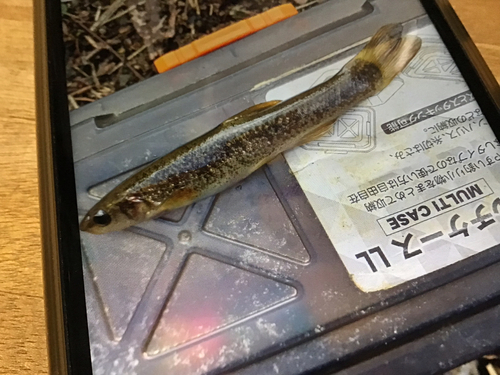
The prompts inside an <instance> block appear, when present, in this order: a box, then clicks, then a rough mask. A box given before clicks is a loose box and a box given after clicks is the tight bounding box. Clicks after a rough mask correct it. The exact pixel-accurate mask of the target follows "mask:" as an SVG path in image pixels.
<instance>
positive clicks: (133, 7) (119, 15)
mask: <svg viewBox="0 0 500 375" xmlns="http://www.w3.org/2000/svg"><path fill="white" fill-rule="evenodd" d="M135 8H137V5H132V6H130V7H128V8H127V9H125V10H122V11H121V12H120V13H117V14H116V15H115V16H114V17H111V18H110V19H109V20H106V21H104V22H103V23H102V24H101V25H100V26H104V25H106V24H107V23H109V22H111V21H114V20H116V19H118V18H120V17H123V16H124V15H125V14H127V13H130V12H131V11H133V10H134V9H135Z"/></svg>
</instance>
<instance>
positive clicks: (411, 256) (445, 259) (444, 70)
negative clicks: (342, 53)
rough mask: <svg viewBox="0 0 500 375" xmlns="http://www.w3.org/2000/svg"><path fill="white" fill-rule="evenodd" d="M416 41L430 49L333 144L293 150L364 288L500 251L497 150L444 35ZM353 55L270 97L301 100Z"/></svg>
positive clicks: (291, 156)
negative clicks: (301, 95)
mask: <svg viewBox="0 0 500 375" xmlns="http://www.w3.org/2000/svg"><path fill="white" fill-rule="evenodd" d="M412 34H416V35H419V36H420V37H421V38H422V40H423V45H422V48H421V50H420V52H419V53H418V54H417V56H416V57H415V58H414V59H413V61H412V62H411V63H410V65H409V66H408V67H407V68H406V69H405V71H404V72H403V73H402V74H400V75H399V76H398V77H396V79H394V81H393V82H392V83H391V84H390V85H389V86H388V87H387V88H386V89H385V90H384V91H382V92H381V93H380V94H378V95H376V96H374V97H372V98H370V99H369V100H367V101H365V102H363V103H361V105H360V106H358V107H357V108H355V109H353V110H351V111H349V112H347V113H346V114H345V115H344V116H342V117H341V118H340V119H339V120H338V121H337V122H336V123H335V124H334V126H332V130H331V132H330V133H328V134H327V135H326V136H324V137H322V138H321V139H318V140H316V141H314V142H310V143H308V144H306V145H304V146H302V147H298V148H296V149H294V150H291V151H289V152H287V153H286V154H285V158H286V160H287V162H288V164H289V165H290V168H291V170H292V172H293V173H294V175H295V176H296V178H297V180H298V182H299V184H300V185H301V187H302V189H303V190H304V192H305V194H306V196H307V198H308V200H309V201H310V204H311V205H312V207H313V209H314V211H315V212H316V214H317V216H318V218H319V220H320V221H321V223H322V225H323V227H324V228H325V231H326V233H327V234H328V236H329V238H330V240H331V241H332V243H333V245H334V247H335V249H336V250H337V251H338V253H339V254H340V257H341V259H342V261H343V263H344V265H345V266H346V268H347V270H348V272H349V273H350V274H351V276H352V279H353V280H354V282H355V283H356V285H357V286H358V287H359V288H360V289H361V290H363V291H366V292H369V291H376V290H381V289H387V288H391V287H394V286H396V285H398V284H401V283H403V282H405V281H408V280H412V279H415V278H417V277H419V276H422V275H425V274H428V273H430V272H433V271H436V270H438V269H441V268H443V267H446V266H448V265H450V264H453V263H455V262H457V261H460V260H462V259H465V258H467V257H469V256H472V255H474V254H476V253H478V252H480V251H484V250H486V249H488V248H490V247H492V246H494V245H497V244H499V243H500V230H499V229H500V223H499V222H500V213H499V212H500V211H499V210H500V144H499V142H498V141H497V140H496V138H495V135H494V133H493V131H492V130H491V128H490V126H489V124H488V123H487V121H486V119H485V118H484V116H483V114H482V112H481V110H480V108H479V106H478V104H477V102H476V101H475V99H474V97H473V95H472V93H471V92H470V90H469V88H468V86H467V85H466V83H465V82H464V80H463V78H462V76H461V75H460V72H459V70H458V69H457V67H456V65H455V63H454V61H453V59H452V58H451V56H450V55H449V53H448V51H447V49H446V47H445V45H444V44H443V42H442V41H441V39H440V37H439V35H438V33H437V32H436V30H435V28H434V27H433V26H432V25H429V26H426V27H424V28H421V29H419V30H417V31H415V32H412ZM351 57H352V56H351ZM351 57H350V58H351ZM350 58H347V59H344V60H342V61H337V62H336V63H334V64H332V65H330V66H326V67H324V68H322V69H320V70H317V71H315V72H313V73H310V74H307V75H304V76H302V77H300V78H298V79H296V80H293V81H291V82H288V83H286V84H284V85H282V86H280V87H277V88H274V89H272V90H270V91H269V92H268V93H267V95H266V100H268V101H269V100H276V99H280V100H285V99H288V98H290V97H292V96H294V95H297V94H299V93H300V92H302V91H304V90H307V89H309V88H310V87H313V86H315V85H317V84H318V83H320V82H323V81H324V80H326V79H328V78H329V77H331V76H333V75H334V74H335V73H337V72H338V71H339V70H340V68H341V67H342V66H343V65H344V64H345V63H346V62H347V61H348V60H349V59H350Z"/></svg>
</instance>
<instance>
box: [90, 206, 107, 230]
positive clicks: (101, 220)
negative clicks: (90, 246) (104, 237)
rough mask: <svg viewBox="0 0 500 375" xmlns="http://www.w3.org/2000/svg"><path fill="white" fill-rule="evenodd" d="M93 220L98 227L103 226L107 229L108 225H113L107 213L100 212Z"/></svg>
mask: <svg viewBox="0 0 500 375" xmlns="http://www.w3.org/2000/svg"><path fill="white" fill-rule="evenodd" d="M92 220H93V221H94V223H96V224H97V225H101V226H103V227H105V226H106V225H109V224H110V223H111V216H109V214H108V213H107V212H106V211H104V210H99V211H97V212H96V214H95V215H94V216H93V217H92Z"/></svg>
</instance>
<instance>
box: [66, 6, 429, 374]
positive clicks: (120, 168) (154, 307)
mask: <svg viewBox="0 0 500 375" xmlns="http://www.w3.org/2000/svg"><path fill="white" fill-rule="evenodd" d="M422 14H423V10H422V9H421V8H420V5H419V4H418V2H417V1H413V0H405V1H401V2H398V3H397V4H394V3H393V2H392V1H389V0H387V1H382V0H380V1H378V0H375V1H334V0H332V1H329V2H327V3H325V4H322V5H320V6H318V7H315V8H313V9H311V10H310V11H307V12H305V13H302V14H300V15H298V16H296V17H293V18H292V19H290V20H287V21H285V22H283V23H282V24H279V25H276V26H273V27H272V28H270V29H269V30H264V31H263V32H261V33H259V35H258V38H257V36H252V37H249V38H247V39H245V40H242V41H240V42H238V43H236V44H234V45H232V46H229V47H226V48H224V49H222V50H220V51H216V52H215V53H213V54H210V55H208V56H205V57H204V58H202V59H199V60H197V61H193V62H191V63H188V64H186V65H185V66H182V67H180V68H177V69H175V70H173V71H171V72H168V73H166V74H165V75H161V76H157V77H154V78H153V79H150V80H148V81H146V82H144V83H141V84H139V85H136V86H134V87H132V88H130V89H127V90H124V91H123V92H119V93H117V94H114V95H112V97H109V98H105V99H103V100H100V101H98V102H96V103H93V104H89V105H88V106H86V107H83V108H82V109H80V110H78V111H75V112H73V113H72V114H71V116H72V134H73V145H74V152H75V172H76V181H77V189H78V190H77V193H78V204H79V212H80V214H81V215H83V214H84V213H85V212H86V210H87V209H89V208H90V207H91V206H92V205H93V204H94V203H95V202H96V200H97V199H99V198H100V197H102V196H103V195H104V194H105V193H106V192H107V191H109V190H110V189H111V188H112V187H113V186H115V185H116V184H118V183H119V182H120V181H122V180H123V179H124V178H126V177H127V176H128V175H130V174H131V173H133V172H134V171H136V170H137V169H138V168H140V167H141V166H143V165H145V164H147V163H148V162H150V161H152V160H154V159H156V158H157V157H160V156H161V155H164V154H166V153H168V152H169V151H171V150H173V149H175V148H176V147H178V146H180V145H182V144H184V143H185V142H187V141H189V140H191V139H192V138H194V137H196V136H198V135H200V134H202V133H204V132H206V131H207V130H209V129H211V128H213V127H214V126H216V125H217V124H219V123H220V122H221V121H223V120H225V119H226V118H227V117H229V116H231V115H233V114H235V113H237V112H239V111H240V110H242V109H244V108H246V107H248V106H249V105H252V104H253V103H258V102H261V101H262V100H263V98H264V96H265V94H266V92H268V91H269V89H270V88H272V87H274V86H276V85H279V84H283V83H285V82H287V81H288V80H291V79H292V78H296V77H299V76H300V75H302V74H306V73H307V72H310V71H312V70H314V69H316V68H318V67H321V66H323V65H322V64H326V63H331V62H332V61H335V60H336V59H341V58H342V56H344V55H343V54H342V52H340V53H338V54H337V55H334V54H333V53H334V52H335V51H348V52H352V50H353V49H359V47H358V44H359V43H360V42H361V41H363V40H365V39H366V38H368V37H369V36H370V35H372V34H373V31H375V30H376V29H377V28H378V27H380V26H381V25H383V24H385V23H388V22H398V21H399V22H406V23H408V22H409V23H412V22H413V23H415V22H416V21H415V19H416V18H418V17H420V16H421V15H422ZM333 15H334V16H333ZM304 28H305V29H307V30H308V32H307V33H305V34H304V35H307V38H304V37H302V38H301V32H303V30H304ZM290 35H295V37H294V38H295V39H293V38H292V37H291V36H290ZM280 38H281V39H284V38H285V39H286V38H289V39H290V38H292V39H290V40H287V43H288V47H286V48H283V47H282V46H283V43H284V42H283V41H281V39H280ZM257 40H259V44H260V47H259V49H258V50H259V51H260V52H259V53H260V54H258V53H257V50H255V51H253V52H252V53H254V54H255V55H256V56H258V58H255V59H254V60H251V59H250V58H249V55H245V53H250V52H248V50H249V49H250V50H251V49H252V46H254V45H255V41H257ZM292 42H293V43H292ZM325 46H328V48H325ZM266 48H267V50H266ZM262 50H264V52H262ZM429 54H432V51H429ZM325 56H328V57H327V58H326V59H325ZM229 57H231V58H230V59H229V60H231V59H232V60H231V62H230V63H228V62H227V61H228V58H229ZM424 58H425V57H424ZM245 59H246V60H245ZM321 59H323V60H322V61H320V62H317V61H318V60H321ZM248 61H251V62H250V63H247V62H248ZM219 62H220V64H218V63H219ZM315 62H316V63H315ZM313 63H314V64H313ZM224 64H226V65H227V64H229V65H227V66H224ZM238 64H240V65H238ZM245 64H246V65H245ZM308 64H311V65H310V66H309V65H308ZM214 66H220V67H221V68H220V70H219V71H214V72H212V73H210V74H212V76H211V78H210V77H203V76H200V77H198V78H197V79H198V81H199V82H198V83H196V82H195V83H194V84H193V85H194V86H193V85H191V86H190V82H188V81H189V78H186V77H188V76H189V73H190V72H192V71H195V72H198V73H197V74H200V75H202V73H199V72H201V71H204V70H203V69H204V68H207V71H208V70H210V69H215V68H214ZM301 67H305V68H303V69H299V68H301ZM224 69H226V70H224ZM292 71H293V73H291V74H285V73H287V72H292ZM417 73H418V72H415V74H417ZM207 74H208V73H207ZM184 78H186V82H184V83H183V82H182V81H183V79H184ZM209 78H210V79H209ZM169 84H170V88H169V89H167V88H166V87H167V86H169ZM172 87H173V88H172ZM163 90H173V91H171V92H164V91H163ZM160 97H161V98H164V99H162V100H160V101H158V100H157V98H160ZM372 100H374V101H380V102H384V101H385V100H386V98H384V97H375V98H372ZM375 104H376V103H375ZM372 115H373V114H372V113H371V112H370V111H368V110H367V111H365V112H362V113H360V112H357V113H356V114H355V116H357V117H356V118H355V119H353V120H352V121H359V122H361V123H363V124H365V126H364V127H361V128H360V131H359V132H358V133H357V134H356V135H355V136H353V137H351V138H350V139H347V140H346V138H342V134H334V133H332V134H331V140H326V141H325V144H319V143H318V144H317V145H316V146H314V145H313V146H311V147H320V148H321V147H331V146H332V145H336V147H337V149H342V148H343V147H344V148H345V149H353V148H358V149H361V150H369V149H370V148H371V147H373V139H372V138H371V134H372V133H371V131H372V128H371V126H373V119H372V118H371V116H372ZM110 119H111V120H110ZM344 121H347V122H349V121H351V120H349V117H346V118H344ZM348 125H349V124H348V123H346V124H345V127H344V128H345V129H347V128H348V127H349V126H348ZM338 129H340V130H342V129H343V128H342V124H339V126H338ZM82 248H83V258H84V275H85V289H86V297H87V304H88V321H89V331H90V343H91V354H92V361H93V369H94V373H95V374H96V375H99V374H138V375H151V374H206V373H220V372H223V371H228V370H237V369H242V368H244V367H246V366H247V365H250V364H254V365H255V364H256V363H258V362H259V359H260V358H263V357H268V356H269V355H272V354H275V353H279V352H282V351H283V350H284V349H287V348H289V347H292V346H293V345H294V344H296V343H297V342H300V341H303V340H314V339H315V338H316V337H318V336H319V335H321V334H322V333H323V332H325V331H328V330H331V329H333V328H334V327H336V326H338V325H339V324H341V323H342V324H343V323H345V322H349V321H353V320H355V319H356V318H357V317H359V316H362V315H363V314H365V312H366V310H367V309H369V308H373V307H377V306H384V305H385V306H387V305H388V304H390V303H393V302H390V301H394V300H395V298H394V297H395V296H402V295H404V293H406V292H407V290H408V288H409V287H408V286H407V285H404V286H401V287H397V288H393V289H391V290H388V291H382V292H377V293H370V294H366V293H363V292H361V291H360V290H359V289H358V288H356V286H355V285H354V284H353V283H352V281H351V280H350V279H349V276H348V274H347V272H346V270H345V268H344V266H343V265H342V263H341V261H340V259H339V257H338V255H337V254H336V252H335V250H334V247H333V246H332V243H331V242H330V240H329V239H328V237H327V236H326V234H325V232H324V230H323V228H322V226H321V225H320V223H319V221H318V219H317V218H316V215H315V214H314V212H313V210H312V209H311V207H310V206H309V204H308V201H307V199H306V198H305V195H304V193H303V192H302V190H301V188H300V186H299V185H298V183H297V181H296V180H295V178H294V176H293V175H292V174H290V173H289V169H288V166H287V164H286V162H285V160H284V159H283V158H282V157H278V158H277V159H276V160H274V161H273V162H272V163H270V164H269V165H268V166H265V167H264V168H262V169H260V170H259V171H257V172H256V173H255V174H254V175H252V176H250V177H249V178H248V179H246V180H245V181H243V182H241V183H240V184H238V185H236V186H234V187H233V188H231V189H229V190H227V191H225V192H223V193H222V194H219V195H218V196H216V197H211V198H208V199H205V200H203V201H201V202H199V203H196V204H194V205H193V206H191V207H188V208H186V209H181V210H177V211H174V212H171V213H168V214H165V215H164V216H162V217H161V218H159V219H157V220H154V221H150V222H147V223H144V224H141V225H139V226H137V227H134V228H131V229H130V230H126V231H122V232H117V233H112V234H108V235H104V236H95V235H90V234H87V233H82ZM357 334H358V339H359V336H360V335H362V333H359V332H358V333H357ZM387 337H389V336H385V339H387ZM358 339H353V340H348V341H346V342H344V343H342V346H343V348H344V350H345V352H346V353H347V352H348V351H349V350H351V351H352V352H354V351H355V350H356V349H357V346H359V340H358ZM356 341H357V344H356ZM283 358H284V359H283ZM283 358H281V359H280V361H281V362H279V363H278V362H276V363H275V365H273V366H272V367H271V371H273V372H275V373H287V374H292V373H300V372H303V371H306V370H308V369H312V368H314V367H316V366H319V365H321V364H322V363H323V362H326V361H329V360H331V359H332V358H326V357H320V356H318V357H316V358H315V357H314V356H313V355H311V356H309V359H308V360H304V361H303V362H302V363H301V365H300V366H298V365H296V366H292V365H290V364H288V365H287V359H286V356H285V357H283ZM290 363H292V362H290ZM281 368H283V369H285V368H286V370H280V369H281ZM248 371H249V372H250V373H255V374H259V373H262V372H260V371H261V370H259V367H258V366H257V367H253V368H250V369H248Z"/></svg>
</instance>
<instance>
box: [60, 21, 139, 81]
mask: <svg viewBox="0 0 500 375" xmlns="http://www.w3.org/2000/svg"><path fill="white" fill-rule="evenodd" d="M66 14H67V15H68V16H69V17H70V18H71V20H72V21H73V22H74V23H76V24H77V25H78V26H80V27H81V28H82V29H83V30H85V31H86V32H88V33H89V34H90V35H92V36H93V37H94V39H97V40H98V41H99V42H101V43H103V45H104V46H105V47H106V49H107V50H108V51H109V52H111V53H112V54H113V55H115V56H116V57H117V58H118V59H119V60H120V61H121V62H122V63H124V64H125V66H126V67H127V68H129V69H130V71H131V72H132V73H133V74H134V75H135V76H136V77H137V78H138V79H140V80H141V81H142V80H143V79H144V77H143V76H142V75H141V74H140V73H139V72H138V71H137V70H135V69H134V68H133V67H132V65H130V64H129V63H128V62H127V61H125V59H124V58H123V57H122V56H120V54H119V53H118V52H116V51H115V50H114V49H113V47H111V46H110V45H109V43H107V42H106V41H105V40H104V39H102V38H101V37H100V36H99V35H97V34H96V33H94V32H93V31H91V30H90V29H89V28H88V27H87V26H85V25H84V24H83V23H81V22H80V21H79V20H78V19H77V17H76V16H75V15H73V14H71V13H66Z"/></svg>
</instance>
